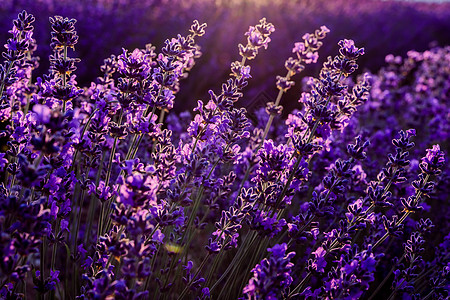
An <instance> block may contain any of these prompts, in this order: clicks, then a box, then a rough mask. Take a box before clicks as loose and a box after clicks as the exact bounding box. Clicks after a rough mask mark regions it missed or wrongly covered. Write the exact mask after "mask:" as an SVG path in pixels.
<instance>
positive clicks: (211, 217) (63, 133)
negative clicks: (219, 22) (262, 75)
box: [0, 2, 450, 300]
mask: <svg viewBox="0 0 450 300" xmlns="http://www.w3.org/2000/svg"><path fill="white" fill-rule="evenodd" d="M102 3H103V2H102ZM105 3H106V2H105ZM102 5H106V4H102ZM117 5H119V4H117ZM33 22H34V17H33V16H32V15H30V14H28V13H26V12H25V11H24V12H22V13H20V14H19V15H18V18H17V20H14V26H13V29H12V30H11V31H10V33H11V34H12V37H11V38H10V39H9V40H8V41H7V43H6V45H5V48H6V50H5V51H4V52H3V58H4V62H3V63H2V64H1V65H0V99H1V105H0V120H1V121H2V124H3V125H1V126H2V127H1V133H0V135H1V138H4V139H6V143H5V145H4V147H1V148H0V172H1V173H0V176H1V178H2V181H1V183H0V298H2V299H23V298H25V297H26V298H40V299H65V298H71V299H110V298H117V299H148V298H154V299H179V300H181V299H204V300H206V299H238V298H239V299H297V298H300V299H374V298H375V297H381V298H386V299H394V298H396V297H404V298H406V297H410V298H413V299H428V298H431V297H433V298H436V299H445V298H446V297H448V295H449V289H448V286H449V285H448V275H449V270H450V269H449V266H450V264H449V255H448V249H449V248H450V247H449V241H450V235H449V233H448V231H449V224H448V220H447V219H448V217H447V216H446V214H447V211H446V209H447V208H448V203H447V202H448V201H447V202H445V201H446V200H448V199H446V198H445V197H446V195H448V193H447V192H448V186H449V185H448V178H449V173H448V168H446V156H447V155H448V153H446V146H447V144H446V143H447V142H448V141H447V140H446V139H447V138H448V136H447V135H445V129H446V128H447V129H448V127H449V124H448V119H446V118H445V114H446V113H447V114H448V109H449V108H448V105H446V102H445V101H447V100H448V88H449V85H448V82H450V81H448V80H447V79H448V78H449V77H450V72H449V69H448V65H446V64H443V63H442V62H441V61H440V60H444V59H446V60H447V61H448V59H449V55H448V49H447V48H435V49H433V50H429V51H428V52H424V53H422V54H420V53H417V52H410V53H409V54H408V58H407V59H406V60H404V61H403V60H402V59H400V58H396V57H391V56H390V57H387V62H388V66H387V67H385V68H383V69H381V70H380V71H379V73H378V74H369V73H366V74H362V75H358V76H355V75H354V74H355V73H356V71H357V70H358V69H359V68H360V67H359V65H360V64H361V61H360V59H361V58H362V57H363V55H365V49H364V48H361V47H359V46H356V45H355V42H354V41H353V40H349V39H344V40H341V41H339V42H338V43H337V49H335V52H336V55H335V56H329V57H327V59H325V61H324V62H323V64H322V68H321V70H320V72H319V73H318V75H317V76H316V77H308V78H304V80H303V81H300V82H301V83H302V93H301V94H300V95H297V96H298V98H299V99H300V100H299V102H300V105H299V107H298V108H296V109H295V110H293V111H292V112H288V113H287V118H286V120H284V121H282V120H281V119H282V118H283V115H282V108H283V106H282V105H281V103H282V102H281V101H282V100H286V99H283V98H286V97H289V94H291V93H292V94H293V93H294V89H292V88H291V87H292V86H293V85H294V83H295V78H294V75H298V74H300V73H301V72H302V71H303V70H304V69H306V68H307V67H309V66H310V65H313V64H315V63H317V61H318V58H319V53H320V52H321V51H322V45H323V44H324V43H325V41H326V40H325V38H326V36H327V34H328V32H329V31H330V30H329V29H328V28H327V27H325V26H321V27H320V28H319V29H317V30H315V31H314V32H313V33H306V34H304V35H303V36H302V38H301V40H300V41H299V42H296V43H295V44H294V47H293V49H292V53H294V55H293V56H294V57H289V58H288V59H287V60H286V61H285V64H284V67H285V68H286V70H287V75H286V76H284V77H281V76H278V77H276V78H273V80H272V88H273V90H274V91H275V92H277V91H278V95H277V98H276V100H275V101H274V102H269V103H267V104H266V106H265V111H264V107H263V108H262V109H261V110H260V111H259V112H257V114H258V118H259V119H260V120H265V122H263V123H262V124H259V123H258V122H253V119H252V117H251V116H250V114H249V112H248V111H247V109H246V108H244V107H242V106H243V105H242V103H241V102H242V100H243V99H245V98H246V88H247V86H248V85H249V84H250V83H251V81H252V79H253V78H252V77H253V71H254V69H257V68H258V67H257V66H254V65H252V66H250V63H253V61H254V60H256V61H257V60H258V59H259V56H260V55H261V52H262V51H261V50H263V49H268V48H269V45H271V44H272V43H273V38H274V36H275V35H272V34H273V33H274V32H275V26H274V25H273V24H272V23H269V22H267V20H266V19H265V18H263V19H261V20H260V21H259V23H258V24H257V25H255V26H250V27H249V29H248V31H247V32H246V33H245V35H244V37H243V39H245V40H246V44H245V45H244V44H239V46H238V51H235V53H239V58H238V60H236V61H234V62H231V67H230V72H229V74H230V75H229V78H227V79H226V80H225V81H224V82H223V83H222V84H221V86H219V91H213V90H209V92H208V94H207V95H209V96H208V99H207V100H206V101H202V100H198V102H197V105H196V107H195V108H194V109H193V111H194V113H193V115H191V114H190V113H182V114H177V113H176V112H173V110H172V108H173V107H174V103H175V102H176V101H179V99H178V100H177V97H178V96H179V92H180V91H181V90H182V89H183V88H185V86H184V85H183V84H181V82H182V80H184V79H186V78H188V76H190V75H189V74H190V71H191V70H192V69H193V68H194V66H195V64H198V63H199V62H200V63H201V61H200V60H198V59H199V58H200V57H201V55H202V52H200V46H199V45H198V44H197V43H198V42H199V41H202V39H200V37H202V36H205V35H206V32H207V30H206V24H202V23H199V22H198V21H196V20H195V21H194V22H193V23H192V25H191V27H190V29H189V31H188V33H187V34H186V35H181V34H178V35H177V36H176V37H173V38H169V39H166V40H165V41H164V42H163V43H162V45H160V46H159V47H158V46H157V45H156V43H155V45H152V44H146V45H145V46H144V48H136V49H134V50H129V49H125V48H123V49H122V51H121V52H120V53H119V54H117V55H111V56H109V57H107V58H106V59H104V63H103V65H102V66H101V67H100V70H99V71H100V73H99V76H98V77H97V78H96V80H95V81H94V82H92V83H91V84H90V85H88V86H87V87H83V88H81V84H80V83H78V82H77V77H76V75H75V73H77V71H78V69H77V68H79V67H80V65H81V62H82V60H81V59H79V58H74V57H73V56H74V55H73V54H74V50H75V47H77V49H78V48H79V47H80V44H81V41H82V39H83V36H82V35H81V34H80V36H78V33H77V31H76V28H75V25H76V24H78V23H76V21H75V19H69V18H66V17H62V16H55V17H52V18H50V25H51V30H52V31H51V44H50V48H51V50H52V54H51V55H50V60H49V63H50V69H49V71H48V74H46V75H43V76H41V77H37V78H33V77H32V72H34V70H35V69H36V68H37V67H38V63H37V61H38V59H37V58H36V57H34V53H35V50H36V41H35V40H34V39H33V38H32V36H33V30H34V28H33V25H32V24H33ZM206 36H207V35H206ZM80 54H82V52H80ZM265 54H267V52H266V53H265ZM92 72H93V71H92ZM416 72H417V74H416ZM413 75H417V76H413ZM433 76H434V77H433ZM433 78H434V81H433ZM188 81H189V80H188ZM402 93H404V94H402ZM397 100H399V101H408V103H409V104H410V106H411V107H405V108H404V110H405V116H404V118H409V117H411V116H417V111H415V109H414V108H413V107H414V104H416V103H417V106H418V107H420V106H421V105H424V106H425V107H427V108H429V109H430V110H432V111H433V113H429V112H424V114H423V119H424V120H426V121H424V123H423V124H426V125H427V126H433V124H435V123H439V126H440V127H439V128H440V129H439V132H437V131H435V130H433V129H430V130H426V131H425V132H426V133H429V134H430V135H429V136H428V137H427V136H426V135H425V134H424V133H422V132H421V131H422V128H421V127H423V126H424V125H423V124H422V123H420V122H419V121H417V120H416V119H413V120H411V121H410V122H407V121H405V120H400V118H399V119H398V120H397V119H396V116H389V115H387V113H391V110H392V109H393V108H395V107H396V104H395V103H394V102H395V101H397ZM244 106H245V105H244ZM370 115H372V116H370ZM430 115H433V117H434V119H430V118H429V117H430ZM386 120H388V122H391V124H388V125H387V126H386V128H384V129H383V128H380V124H383V123H382V122H383V121H386ZM400 124H401V125H404V126H400V128H398V127H399V126H397V125H400ZM409 125H415V126H414V127H416V129H407V128H411V127H410V126H409ZM274 127H275V129H276V131H275V130H273V128H274ZM401 127H404V128H401ZM383 130H385V132H383ZM397 132H398V134H397ZM394 134H397V135H394ZM275 135H277V136H275ZM391 140H392V141H391ZM439 143H440V145H439ZM425 149H426V150H425ZM386 153H389V154H387V159H386V158H385V157H386ZM418 155H422V156H423V158H422V159H417V157H419V156H418ZM417 174H418V175H417ZM444 199H445V201H444ZM438 201H440V202H438ZM441 208H444V209H441ZM443 220H444V221H443ZM438 222H441V223H442V225H440V226H439V229H437V227H438V226H435V225H433V224H438ZM433 250H434V251H433Z"/></svg>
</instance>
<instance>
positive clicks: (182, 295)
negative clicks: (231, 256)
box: [178, 253, 211, 300]
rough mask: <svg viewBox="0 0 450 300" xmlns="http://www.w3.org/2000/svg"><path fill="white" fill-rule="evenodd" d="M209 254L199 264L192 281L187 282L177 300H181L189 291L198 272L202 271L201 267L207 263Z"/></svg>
mask: <svg viewBox="0 0 450 300" xmlns="http://www.w3.org/2000/svg"><path fill="white" fill-rule="evenodd" d="M210 255H211V254H209V253H208V254H207V255H206V257H205V259H204V260H203V261H202V263H201V264H200V266H199V267H198V269H197V272H195V274H194V276H193V277H192V280H191V281H190V282H188V283H187V284H186V287H185V288H184V290H183V291H182V292H181V294H180V296H179V297H178V300H181V299H183V297H184V295H186V293H187V291H188V290H189V288H190V286H191V284H192V282H193V281H195V278H197V276H198V274H200V271H201V270H202V269H203V267H204V266H205V264H206V262H207V261H208V258H209V256H210Z"/></svg>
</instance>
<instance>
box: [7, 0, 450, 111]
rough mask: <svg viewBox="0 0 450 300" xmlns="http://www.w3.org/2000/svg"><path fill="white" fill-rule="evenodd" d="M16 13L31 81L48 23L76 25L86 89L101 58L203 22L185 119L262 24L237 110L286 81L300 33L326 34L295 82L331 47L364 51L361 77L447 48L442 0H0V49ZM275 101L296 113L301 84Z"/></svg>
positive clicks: (449, 16)
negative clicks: (346, 43)
mask: <svg viewBox="0 0 450 300" xmlns="http://www.w3.org/2000/svg"><path fill="white" fill-rule="evenodd" d="M23 9H25V10H27V11H28V12H29V13H32V14H33V15H34V16H35V17H36V22H35V34H34V37H35V39H36V40H37V43H38V51H37V55H38V56H40V58H41V59H40V67H39V69H38V70H37V74H36V75H35V76H42V74H46V73H47V72H48V66H49V63H48V55H49V54H50V47H49V44H50V30H51V29H50V23H49V21H48V18H49V17H50V16H54V15H61V16H63V17H68V18H75V19H77V20H78V21H77V24H76V28H77V31H78V35H79V36H80V38H79V43H78V44H77V46H76V53H75V54H71V56H72V57H73V56H77V57H79V58H81V60H82V61H81V63H79V64H78V70H77V71H76V75H77V78H78V82H79V84H80V86H89V85H90V82H92V81H94V80H95V78H96V77H97V76H99V75H100V71H99V67H100V65H101V64H102V62H103V59H104V58H107V57H109V56H110V55H111V54H116V55H117V54H120V53H121V52H122V51H121V49H122V47H123V48H126V49H129V50H133V49H134V48H144V47H145V44H147V43H152V44H153V45H155V46H156V48H157V51H159V49H160V48H161V46H162V45H163V42H164V40H165V39H166V38H171V37H176V35H177V34H178V33H180V34H182V35H186V34H187V32H188V29H189V27H190V24H191V23H192V20H194V19H198V20H199V21H200V22H206V23H208V27H207V30H206V32H207V33H206V35H205V36H203V37H201V38H199V39H198V43H199V44H200V45H201V47H202V52H203V56H202V57H201V58H200V59H199V60H197V63H196V66H195V67H194V69H193V70H192V71H191V74H190V75H189V76H190V77H189V79H188V80H184V81H182V83H181V91H180V93H179V94H178V96H177V100H176V103H175V107H174V109H175V110H176V111H183V110H191V109H192V108H193V107H194V105H195V103H196V101H197V100H198V99H204V100H207V99H208V93H207V91H208V89H213V90H215V91H217V90H219V89H220V85H221V83H222V82H224V81H225V80H226V78H227V77H228V74H229V67H230V63H231V62H233V61H235V60H238V59H239V54H238V50H237V49H238V48H237V44H238V43H245V37H244V32H245V31H247V30H248V27H249V26H250V25H255V24H256V23H257V22H258V20H259V19H260V18H262V17H266V18H267V20H268V21H269V22H272V23H273V24H274V25H275V27H276V31H275V32H274V33H273V34H272V36H271V38H272V42H271V43H270V45H269V48H268V49H267V50H263V51H262V52H261V53H260V54H259V55H258V57H257V58H256V59H255V60H253V61H251V62H250V65H251V67H252V72H251V74H252V76H253V79H252V80H250V84H249V86H248V88H247V89H246V90H245V96H244V98H243V100H242V101H241V102H240V104H241V105H243V106H247V107H249V106H250V107H251V106H253V105H254V104H255V103H259V102H266V101H268V100H273V98H274V97H275V95H276V92H277V90H276V88H275V77H276V76H277V75H283V76H284V75H285V73H286V71H285V70H284V61H285V60H286V59H287V58H288V57H289V56H290V55H291V50H292V47H293V45H294V43H295V42H296V41H300V40H301V37H302V36H303V34H304V33H307V32H312V31H313V30H314V29H316V28H318V27H320V26H321V25H326V26H327V27H328V28H329V29H330V30H331V32H330V34H329V35H328V36H327V38H326V39H325V40H324V46H323V47H322V49H321V50H320V52H319V55H320V60H319V63H318V64H316V65H312V66H308V67H307V68H306V70H305V71H304V73H303V75H317V74H318V71H319V69H320V66H321V62H323V60H324V59H326V57H327V56H328V55H335V54H336V53H337V49H338V48H337V42H338V41H339V40H341V39H344V38H346V39H353V40H355V43H356V45H357V46H359V47H364V48H365V50H366V55H364V56H363V57H362V58H361V59H360V60H359V63H360V70H359V71H358V72H357V73H361V72H363V71H364V70H370V71H372V72H376V71H377V70H378V69H379V68H380V67H382V66H383V65H384V64H385V63H384V59H385V56H386V55H387V54H394V55H401V56H405V55H406V53H407V51H409V50H417V51H424V50H426V49H429V48H430V47H431V46H445V45H448V44H450V3H449V2H448V1H432V2H430V1H381V0H378V1H375V0H373V1H372V0H371V1H366V0H364V1H361V0H336V1H330V0H278V1H277V0H1V1H0V24H1V28H2V30H1V31H0V41H1V42H2V43H5V42H6V40H7V38H8V37H9V34H8V30H10V28H11V27H12V20H13V19H15V18H16V16H17V14H18V13H19V12H20V11H22V10H23ZM294 80H295V81H296V86H295V87H294V88H293V89H292V90H290V91H289V93H288V94H287V95H286V97H285V98H284V99H283V103H282V104H283V105H285V107H286V106H287V107H286V109H285V111H289V110H290V109H292V108H294V107H295V106H296V105H298V103H297V100H298V98H299V95H300V93H299V91H300V89H301V78H294Z"/></svg>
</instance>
